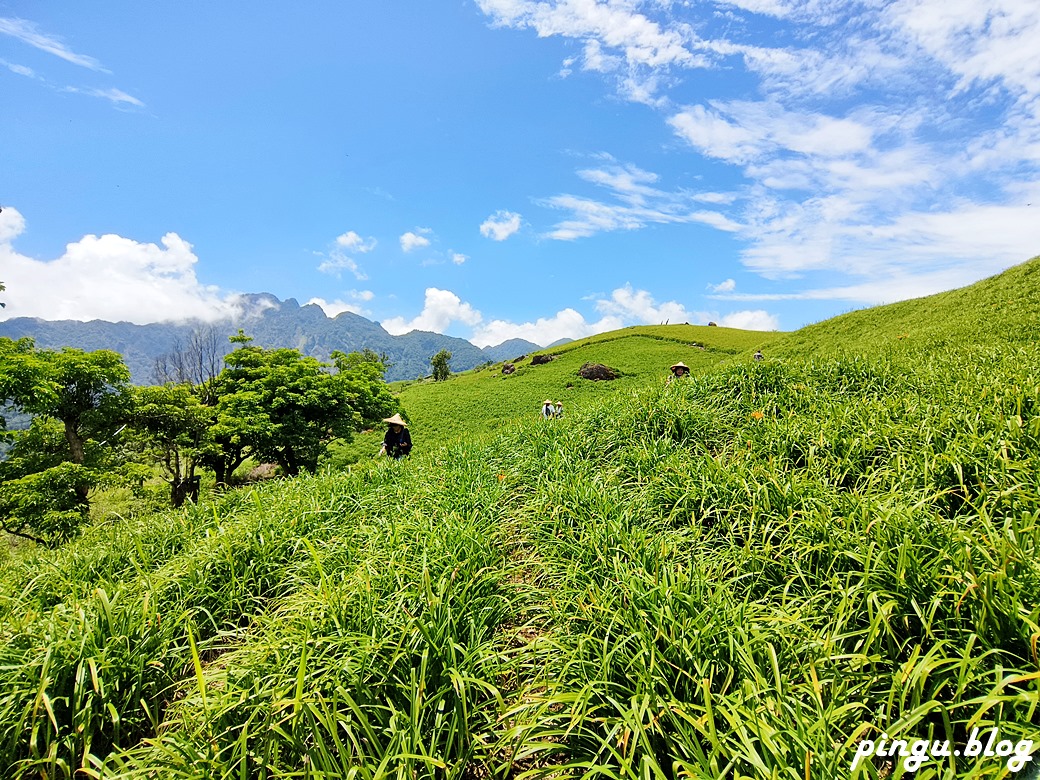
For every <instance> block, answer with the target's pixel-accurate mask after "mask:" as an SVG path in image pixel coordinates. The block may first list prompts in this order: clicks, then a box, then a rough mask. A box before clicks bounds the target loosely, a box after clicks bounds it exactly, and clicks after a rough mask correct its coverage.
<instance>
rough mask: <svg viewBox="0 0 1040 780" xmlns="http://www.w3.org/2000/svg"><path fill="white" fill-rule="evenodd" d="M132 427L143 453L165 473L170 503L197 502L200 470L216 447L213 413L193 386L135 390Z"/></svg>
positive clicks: (176, 504)
mask: <svg viewBox="0 0 1040 780" xmlns="http://www.w3.org/2000/svg"><path fill="white" fill-rule="evenodd" d="M134 397H135V403H134V413H133V418H132V423H131V426H132V428H133V430H134V432H135V434H136V443H137V445H138V447H139V448H140V450H141V452H142V453H143V454H144V455H145V457H147V459H148V460H149V461H150V462H152V463H153V464H155V465H157V466H158V467H159V468H160V470H161V471H162V473H163V478H164V479H165V480H166V482H167V484H168V485H169V486H170V503H171V504H172V505H173V506H181V505H182V504H183V503H184V502H185V501H186V500H187V499H189V498H190V499H192V500H193V501H198V497H199V481H200V478H199V475H198V473H197V471H198V468H199V467H200V465H201V464H202V462H203V461H204V459H205V458H206V456H207V455H210V454H212V453H213V450H214V449H215V444H214V442H213V438H212V434H211V426H212V424H213V410H212V408H211V407H207V406H206V405H205V404H204V403H203V402H202V399H201V398H200V397H199V388H198V387H194V386H192V385H190V384H179V385H174V384H169V385H163V386H160V387H139V388H135V390H134Z"/></svg>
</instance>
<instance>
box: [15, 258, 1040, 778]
mask: <svg viewBox="0 0 1040 780" xmlns="http://www.w3.org/2000/svg"><path fill="white" fill-rule="evenodd" d="M1033 265H1035V263H1034V264H1033ZM1030 267H1031V266H1028V267H1027V268H1026V271H1028V269H1029V268H1030ZM1026 271H1023V270H1022V269H1014V272H1013V275H1014V274H1018V275H1019V276H1018V277H1016V278H1017V279H1018V281H1017V282H1015V284H1014V285H1012V286H1014V287H1016V288H1018V289H1020V290H1021V289H1022V285H1023V284H1026V281H1028V284H1030V285H1034V286H1037V287H1040V283H1037V282H1034V281H1032V280H1033V279H1034V278H1035V277H1034V275H1032V272H1029V273H1028V274H1027V273H1026ZM1023 279H1025V280H1026V281H1023ZM1005 288H1006V285H1005V284H1004V282H1002V281H1000V279H999V278H998V280H990V281H988V282H985V283H982V284H981V285H980V286H976V287H974V288H969V289H968V290H967V291H964V292H963V297H962V298H961V299H958V298H957V296H956V295H953V294H946V295H947V297H946V298H945V299H943V300H942V301H940V302H941V303H942V306H938V305H933V304H934V301H933V302H930V303H927V304H926V305H927V306H929V307H931V308H930V309H929V312H930V314H929V317H930V318H931V319H929V320H927V321H926V320H921V321H920V323H919V324H920V328H921V330H919V331H917V332H918V333H924V329H925V325H926V324H928V323H929V322H931V320H932V319H934V320H942V319H943V318H946V321H945V322H943V321H938V322H932V324H931V325H929V327H930V330H928V331H927V333H928V334H930V335H927V337H925V336H919V337H918V338H917V339H916V340H915V339H914V338H904V339H895V340H894V343H892V344H883V345H881V346H880V347H879V348H877V349H874V348H872V347H869V346H868V336H857V335H856V333H855V332H853V331H852V330H849V327H850V326H848V325H847V323H846V324H842V323H841V322H839V323H830V324H827V323H822V324H820V325H818V326H813V327H814V328H816V331H815V332H816V334H817V335H816V336H814V337H813V344H814V345H815V347H814V348H813V349H809V348H796V346H791V344H792V343H794V342H792V341H790V340H791V339H797V338H801V337H802V336H804V334H798V333H796V334H768V335H763V334H746V333H740V332H736V331H729V332H727V331H726V330H725V329H716V328H711V329H708V328H702V329H698V330H697V333H698V334H701V338H703V339H704V340H705V342H707V341H708V339H709V338H717V339H718V341H716V342H713V343H706V346H708V349H706V350H705V351H704V352H703V353H702V352H701V351H700V350H694V348H692V347H687V349H688V350H689V351H688V352H685V353H684V352H682V349H683V347H682V344H683V343H691V342H692V341H693V340H694V339H693V338H692V334H693V330H692V329H691V330H689V331H687V330H683V329H685V328H687V327H688V326H666V327H663V328H651V329H636V330H633V331H632V332H629V331H622V332H619V333H615V334H604V335H603V336H600V337H596V338H594V339H592V340H590V343H586V344H576V345H568V347H570V349H565V350H560V351H559V353H560V357H559V358H558V359H557V360H556V361H554V362H552V363H550V364H548V365H544V366H535V367H531V366H527V365H526V364H525V367H524V368H522V369H521V371H518V372H517V374H515V375H513V376H510V377H506V378H503V377H502V376H501V374H500V373H497V372H495V371H485V372H477V373H473V374H467V375H463V376H458V377H455V378H453V379H451V380H450V381H448V382H444V383H438V384H421V385H413V386H410V387H408V388H406V389H405V391H404V398H405V406H406V409H407V410H408V412H409V415H410V416H411V420H412V425H413V430H414V432H415V438H416V443H417V454H416V455H414V456H413V457H412V458H409V459H407V460H405V461H402V462H388V461H386V460H380V461H365V462H361V463H359V464H357V465H355V466H352V467H350V468H348V469H344V470H338V471H337V470H333V471H331V472H330V473H326V474H323V475H320V476H311V477H301V478H297V479H293V480H284V481H278V482H273V483H269V484H263V485H256V486H250V487H246V488H243V489H240V490H237V491H233V492H231V493H229V494H227V495H225V496H223V497H221V498H219V499H217V500H214V501H212V502H210V503H207V504H204V505H203V506H200V507H189V508H186V509H184V510H182V511H176V512H173V511H171V512H165V513H159V514H155V515H148V516H145V515H132V514H127V515H124V516H120V515H112V516H111V517H110V518H109V519H108V520H106V521H105V522H103V523H98V524H95V525H94V526H92V527H91V528H90V529H88V531H87V533H86V534H85V535H84V536H82V537H81V538H79V539H77V540H75V541H73V542H72V543H70V544H68V545H66V546H65V547H63V548H61V549H59V550H54V551H51V550H43V549H33V548H25V547H22V548H19V549H17V550H14V551H12V552H10V553H9V554H8V555H7V556H6V557H5V558H4V559H2V560H0V631H2V639H3V641H2V642H0V767H3V770H4V772H3V774H4V776H9V777H14V778H23V777H24V778H29V777H48V778H63V777H67V778H71V777H95V778H101V777H104V778H156V777H162V778H167V777H170V778H178V777H180V778H228V780H231V778H286V779H287V778H420V777H429V778H459V779H460V780H470V779H471V778H484V777H498V778H521V777H523V778H535V777H546V778H548V777H576V778H577V777H581V778H590V779H591V778H678V777H692V778H723V777H725V778H791V779H792V780H794V779H795V778H805V777H812V778H845V777H854V778H857V780H865V779H866V778H908V777H917V778H994V779H995V778H1000V777H1007V776H1009V775H1008V772H1007V771H1006V769H1005V764H1004V762H1003V761H1000V760H997V759H988V760H966V759H964V758H956V757H951V758H949V759H945V760H943V761H941V762H938V763H937V762H930V763H927V764H925V765H924V766H922V767H921V768H920V769H919V770H918V771H917V772H916V773H915V774H911V773H909V772H907V771H904V770H903V769H902V768H901V767H900V766H898V765H897V764H895V763H894V762H887V761H885V760H883V759H878V758H874V759H868V760H866V761H864V762H863V763H861V764H860V766H858V767H857V770H856V772H855V773H853V772H851V770H850V765H851V762H852V759H853V756H854V754H855V752H856V746H857V745H858V744H859V742H860V740H863V739H871V740H876V739H880V738H881V734H882V733H885V734H887V735H888V738H894V739H907V740H910V741H913V740H915V739H925V738H927V739H930V740H943V739H950V740H952V741H953V743H954V745H955V746H956V745H960V746H963V744H964V742H965V740H966V739H967V735H968V734H970V733H971V730H972V729H975V728H979V729H982V730H984V731H985V730H988V729H990V728H993V727H996V728H999V729H1000V734H1001V738H1002V739H1008V740H1015V741H1018V740H1024V739H1034V740H1036V741H1037V748H1040V734H1038V732H1040V711H1038V706H1040V687H1038V681H1040V658H1038V650H1040V550H1038V547H1040V347H1038V346H1037V344H1036V343H1035V341H1034V339H1033V335H1032V334H1035V333H1036V332H1037V327H1038V325H1040V315H1038V314H1037V313H1035V312H1034V311H1033V309H1032V308H1030V307H1031V306H1032V304H1027V305H1023V307H1022V310H1021V311H1022V315H1021V316H1020V317H1016V316H1015V315H1014V314H1013V313H1012V312H1009V313H1008V314H1007V315H1006V317H1004V315H1001V316H997V315H993V316H992V318H991V321H992V324H993V327H994V328H998V327H999V328H1006V329H1007V330H1006V332H1007V333H1009V334H1010V338H1000V337H999V336H998V335H991V337H985V338H984V337H982V336H981V335H978V334H975V335H972V334H973V333H975V331H976V330H978V328H977V327H976V326H975V325H972V324H971V323H983V322H985V321H986V320H985V319H984V317H983V315H982V314H980V312H982V311H985V307H987V306H989V305H990V303H991V299H992V297H993V296H997V297H998V298H999V295H1001V294H1003V292H1002V291H1004V290H1005ZM987 290H988V292H987ZM1025 292H1026V293H1028V290H1026V291H1025ZM1031 295H1032V297H1031V298H1030V300H1040V289H1033V290H1032V293H1031ZM901 306H902V305H901ZM990 308H992V307H990ZM971 309H974V310H975V313H974V315H973V314H972V311H971ZM847 316H848V317H852V316H855V317H861V318H862V317H866V316H867V315H866V313H855V314H854V315H847ZM876 316H877V318H878V320H877V322H878V323H879V324H878V326H877V329H876V330H875V331H873V332H872V333H873V334H875V335H876V333H880V332H883V331H885V332H887V331H886V329H887V328H890V327H894V325H895V323H896V322H897V321H898V323H899V324H900V325H904V326H905V325H906V324H907V323H909V322H910V321H911V320H912V319H913V318H914V317H915V316H916V315H914V309H913V307H912V306H909V307H904V308H895V309H893V308H883V309H880V310H877V312H876ZM1002 317H1004V318H1003V319H1002ZM867 324H868V323H867V321H866V320H861V321H859V324H858V325H856V327H857V328H860V329H863V328H866V327H867ZM882 326H883V327H882ZM826 328H833V329H834V330H833V332H830V333H829V332H828V331H826ZM676 329H678V330H676ZM644 330H645V331H646V332H643V331H644ZM904 332H905V331H904ZM843 333H845V335H844V336H843V335H842V334H843ZM687 334H691V336H690V337H688V335H687ZM670 335H676V336H678V338H676V339H672V338H670V337H669V338H664V336H670ZM873 337H874V336H873V335H872V336H870V337H869V338H873ZM687 338H689V341H687ZM769 339H772V340H771V341H770V340H769ZM843 339H844V340H843ZM857 339H859V340H858V341H857ZM938 339H942V340H943V342H942V347H941V348H937V344H938V343H939V341H937V340H938ZM698 340H699V339H698ZM758 347H762V348H763V349H764V350H765V351H766V353H767V355H768V356H769V358H770V359H769V360H767V361H765V362H764V363H760V364H756V363H753V362H751V361H750V360H749V359H748V358H749V356H750V353H751V352H752V351H753V350H754V349H755V348H758ZM816 347H819V349H816ZM798 349H801V351H798ZM785 350H787V351H786V352H785ZM694 351H696V354H694ZM593 356H599V358H601V362H605V363H608V364H609V365H612V366H613V367H615V368H618V369H620V370H622V371H623V372H625V376H624V377H623V378H622V379H620V380H618V381H616V382H613V383H609V384H603V383H598V384H594V383H587V385H582V384H580V380H579V381H575V380H576V377H574V376H573V372H574V371H576V370H577V367H578V366H580V364H581V363H582V362H585V361H586V360H596V359H597V358H596V357H593ZM778 356H783V357H778ZM677 359H682V360H684V361H685V362H686V363H688V364H690V365H691V366H694V365H695V364H694V362H691V361H693V360H699V361H701V362H698V363H697V364H696V366H695V368H696V371H697V373H696V374H695V376H693V377H691V378H690V379H689V380H687V381H683V382H677V383H673V384H672V385H667V386H666V385H665V383H664V381H663V379H664V369H666V367H667V365H668V364H670V363H671V362H674V361H675V360H677ZM521 372H522V373H521ZM567 382H574V384H575V386H574V387H572V388H571V389H570V392H572V393H573V398H572V397H571V396H568V395H565V392H567V388H566V383H567ZM554 390H555V391H554ZM546 396H551V397H553V398H554V399H555V398H557V397H561V398H562V400H563V401H564V403H565V405H566V411H567V416H566V417H565V418H564V419H563V420H557V421H543V420H540V419H537V417H536V414H537V407H538V402H539V401H541V399H542V398H544V397H546ZM532 399H533V400H532ZM568 399H571V401H570V402H569V401H568ZM466 409H468V410H469V416H468V421H467V422H465V423H459V422H458V421H457V420H456V419H455V416H456V415H457V413H458V412H459V410H466ZM373 435H374V434H373ZM424 437H425V438H424ZM442 439H443V440H450V441H453V442H454V443H451V444H449V445H448V446H443V447H442V446H439V441H440V440H442ZM359 446H361V445H360V444H359ZM1030 770H1035V761H1034V762H1033V764H1030ZM1019 776H1025V773H1022V774H1020V775H1019Z"/></svg>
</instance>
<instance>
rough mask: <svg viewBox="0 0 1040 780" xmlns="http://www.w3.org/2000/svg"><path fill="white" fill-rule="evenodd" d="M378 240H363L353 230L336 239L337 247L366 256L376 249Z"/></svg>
mask: <svg viewBox="0 0 1040 780" xmlns="http://www.w3.org/2000/svg"><path fill="white" fill-rule="evenodd" d="M376 243H377V242H376V240H375V239H374V238H367V239H366V238H362V237H361V236H359V235H358V234H357V233H355V232H354V231H353V230H348V231H347V232H346V233H343V234H342V235H340V236H337V237H336V246H339V247H342V248H343V249H345V250H347V251H348V252H358V253H360V254H366V253H367V252H371V251H372V250H373V249H375V248H376Z"/></svg>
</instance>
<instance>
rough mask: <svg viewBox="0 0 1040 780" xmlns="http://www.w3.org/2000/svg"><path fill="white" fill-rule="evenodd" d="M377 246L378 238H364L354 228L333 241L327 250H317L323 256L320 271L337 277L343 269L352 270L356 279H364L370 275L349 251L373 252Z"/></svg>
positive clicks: (317, 253)
mask: <svg viewBox="0 0 1040 780" xmlns="http://www.w3.org/2000/svg"><path fill="white" fill-rule="evenodd" d="M375 246H376V240H375V239H374V238H369V239H363V238H362V237H361V236H360V235H358V234H357V233H355V232H354V231H353V230H348V231H347V232H346V233H343V234H341V235H339V236H337V237H336V240H335V241H333V242H332V245H331V248H330V249H329V250H328V251H327V252H315V254H316V255H318V257H320V258H322V261H321V263H320V264H319V265H318V271H319V272H321V273H323V274H329V275H331V276H335V277H336V278H337V279H338V278H339V277H340V276H341V274H342V272H343V271H350V273H351V274H353V275H354V278H355V279H357V280H359V281H363V280H365V279H367V278H368V275H367V274H366V273H365V272H364V271H363V270H361V266H360V265H358V262H357V260H355V259H354V258H353V257H351V256H350V255H349V254H347V253H348V252H357V253H359V254H365V253H367V252H371V251H372V250H373V249H374V248H375Z"/></svg>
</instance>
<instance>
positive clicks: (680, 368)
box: [668, 360, 690, 384]
mask: <svg viewBox="0 0 1040 780" xmlns="http://www.w3.org/2000/svg"><path fill="white" fill-rule="evenodd" d="M670 368H671V371H672V375H671V376H670V377H668V384H671V383H672V382H674V381H675V380H676V379H682V378H683V377H684V376H689V375H690V367H689V366H688V365H686V364H685V363H683V362H682V361H681V360H680V361H679V362H678V363H675V364H674V365H672V366H670Z"/></svg>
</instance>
